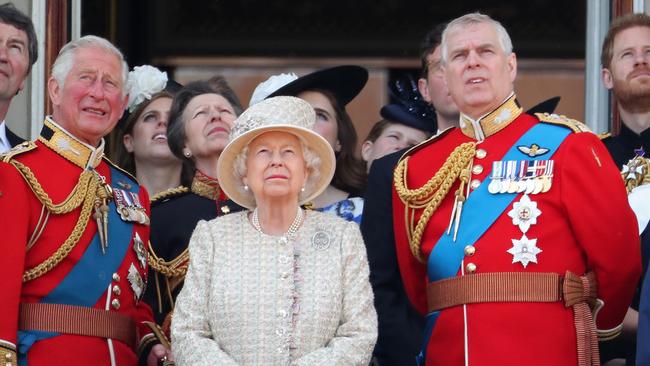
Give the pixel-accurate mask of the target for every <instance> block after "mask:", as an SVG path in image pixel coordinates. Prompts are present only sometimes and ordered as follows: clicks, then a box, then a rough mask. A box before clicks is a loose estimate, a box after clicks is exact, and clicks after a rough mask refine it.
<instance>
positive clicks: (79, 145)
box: [38, 116, 104, 169]
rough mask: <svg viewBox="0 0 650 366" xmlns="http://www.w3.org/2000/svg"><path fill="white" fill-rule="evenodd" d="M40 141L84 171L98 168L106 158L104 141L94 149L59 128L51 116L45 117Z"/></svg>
mask: <svg viewBox="0 0 650 366" xmlns="http://www.w3.org/2000/svg"><path fill="white" fill-rule="evenodd" d="M38 140H39V141H40V142H42V143H43V144H44V145H45V146H47V147H49V148H50V149H52V150H53V151H54V152H56V153H57V154H59V155H61V156H63V157H64V158H66V159H67V160H68V161H70V162H72V163H73V164H74V165H76V166H78V167H80V168H82V169H89V168H96V167H97V166H98V165H99V163H101V161H102V157H103V156H104V139H101V141H100V143H99V146H98V147H92V146H90V145H88V144H87V143H85V142H82V141H80V140H79V139H78V138H76V137H74V136H73V135H72V134H70V133H69V132H68V131H66V130H65V129H64V128H63V127H61V126H59V125H58V124H57V123H56V122H54V121H53V120H52V117H50V116H47V117H45V121H44V122H43V129H41V134H40V135H39V136H38Z"/></svg>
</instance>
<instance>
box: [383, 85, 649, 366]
mask: <svg viewBox="0 0 650 366" xmlns="http://www.w3.org/2000/svg"><path fill="white" fill-rule="evenodd" d="M513 105H515V106H516V107H517V108H515V109H512V108H513ZM505 108H511V110H517V112H515V113H511V114H510V115H509V114H508V113H505V114H504V113H503V109H505ZM520 113H521V108H519V107H518V104H517V103H516V101H515V100H514V96H512V98H511V99H509V100H508V101H507V102H506V103H504V105H502V106H501V107H499V108H498V109H497V110H495V111H493V112H492V113H490V114H489V115H487V116H485V117H484V118H482V119H481V120H480V123H481V126H482V129H481V131H482V132H483V134H484V135H485V139H484V141H482V142H480V143H479V144H478V145H477V146H476V149H477V150H476V154H475V156H474V157H473V166H474V169H473V170H472V173H471V177H470V182H469V183H470V187H471V190H470V194H469V197H471V194H472V193H471V192H472V191H473V190H474V189H475V188H476V187H477V186H478V184H479V183H480V182H481V181H483V180H485V179H486V178H487V177H488V176H489V175H490V174H491V170H492V169H491V168H492V163H493V162H494V161H498V160H501V158H502V157H503V156H504V154H505V153H506V152H507V151H508V150H509V149H510V148H511V147H512V146H513V145H514V144H515V142H516V141H517V140H518V139H519V138H520V137H521V136H522V135H523V134H524V133H525V132H526V131H527V130H528V129H530V128H531V127H532V126H533V125H535V124H536V123H539V120H538V118H536V117H534V116H531V115H527V114H523V113H522V114H520ZM504 115H505V116H506V117H508V116H510V118H506V119H504V118H503V116H504ZM499 116H501V117H500V118H501V119H502V120H501V121H500V122H499ZM495 119H496V121H495ZM468 121H469V120H468ZM473 126H476V125H472V124H468V125H466V126H465V127H464V128H462V129H461V128H456V129H451V130H447V131H445V132H443V133H441V134H440V135H439V136H438V137H437V138H433V139H431V140H429V141H428V142H425V143H423V144H422V145H420V146H418V147H416V148H414V149H412V150H411V151H410V152H409V153H407V154H405V156H410V158H409V161H408V170H407V176H406V181H407V186H408V188H410V189H415V188H418V187H421V186H422V185H424V184H425V183H426V182H427V181H428V180H429V179H430V178H431V177H433V176H434V174H435V173H436V172H437V171H438V170H439V169H440V167H441V166H442V165H443V163H444V162H445V161H446V159H447V157H448V156H449V155H450V154H451V152H452V151H453V150H454V148H456V147H457V146H459V145H460V144H462V143H465V142H472V141H476V139H475V138H473V137H468V135H469V136H475V135H474V133H473V132H474V128H475V127H473ZM495 126H498V127H495ZM477 130H478V128H477ZM490 130H492V131H490ZM494 130H496V131H494ZM466 134H467V135H466ZM477 135H480V132H478V133H477ZM541 147H542V148H543V146H541ZM404 158H405V157H403V158H402V159H404ZM524 158H525V157H524V156H523V155H522V160H524ZM550 159H552V160H553V161H554V170H553V178H552V187H551V189H550V190H549V191H548V192H547V193H540V194H534V195H533V194H531V195H529V197H530V199H531V200H532V201H534V202H536V203H537V208H538V209H539V210H540V211H541V214H540V215H539V216H538V217H537V223H536V224H534V225H531V226H530V228H529V229H528V231H527V233H526V236H527V237H528V238H531V239H532V238H536V239H537V247H538V248H539V249H541V250H542V252H540V253H538V254H537V263H534V262H530V263H527V266H526V267H524V266H523V265H522V263H520V262H514V261H513V255H512V254H510V253H509V252H508V250H509V249H511V248H512V247H513V242H512V239H520V238H521V237H522V231H521V230H520V228H519V227H518V226H517V225H515V224H514V223H513V218H511V217H510V216H508V212H509V211H510V210H511V208H512V207H513V203H515V202H519V200H520V199H521V197H522V195H523V194H519V195H517V197H515V199H514V201H513V203H510V204H509V205H508V206H507V208H506V209H505V210H504V212H502V213H501V214H500V215H499V216H498V217H497V219H496V221H495V222H494V223H493V224H492V225H491V226H490V227H489V228H488V229H487V230H486V232H485V233H484V234H483V235H482V236H480V237H479V239H478V240H477V241H476V242H475V243H460V242H458V243H455V244H456V245H459V246H462V247H465V246H466V245H468V244H472V247H470V248H468V249H467V250H466V251H465V257H464V258H463V262H462V263H461V266H460V270H459V271H458V273H457V274H456V276H471V275H473V274H475V273H493V272H496V273H499V272H528V273H530V272H544V273H549V272H550V273H557V274H560V275H564V274H565V272H566V271H571V272H573V273H575V274H578V275H582V274H584V273H585V272H588V271H593V272H595V274H596V278H597V282H598V293H597V295H598V298H599V299H601V300H602V301H603V302H604V306H603V307H602V308H601V309H600V311H599V312H598V313H597V318H596V326H597V329H598V330H599V331H601V330H609V332H605V333H609V334H611V333H612V330H613V329H615V328H616V327H617V326H619V325H620V324H621V322H622V320H623V317H624V315H625V312H626V310H627V307H628V305H629V303H630V300H631V298H632V295H633V293H634V288H635V284H636V283H637V279H638V276H639V273H640V253H639V238H638V235H637V234H636V220H635V218H634V215H633V213H632V211H631V210H630V208H629V206H628V204H627V200H626V194H625V188H624V186H623V184H622V182H621V179H620V175H619V174H618V171H617V168H616V166H615V165H614V164H613V162H612V161H611V158H610V157H609V154H608V153H607V150H606V149H605V148H604V146H603V145H602V143H601V142H600V141H599V140H598V138H597V137H596V136H595V135H594V134H592V133H589V132H583V133H571V134H570V135H569V136H568V137H567V138H566V139H565V140H564V141H563V142H562V143H561V145H560V146H559V148H558V149H557V151H556V153H555V154H554V155H553V156H552V158H550ZM479 166H480V168H477V167H479ZM458 186H459V181H458V180H456V182H455V183H454V185H453V186H452V188H451V189H450V191H449V193H448V194H447V195H446V197H445V198H444V199H443V200H442V202H441V204H440V206H439V207H438V209H437V210H436V211H435V212H434V213H433V215H432V217H431V219H430V221H429V222H428V224H427V225H426V227H425V229H424V232H423V236H422V239H421V241H420V243H421V244H420V245H421V250H422V253H423V255H424V257H425V258H428V256H429V254H430V253H431V251H432V249H433V247H434V245H435V244H436V242H437V241H438V239H439V238H440V237H441V235H443V233H444V232H445V231H446V230H447V227H448V225H449V220H450V217H451V214H452V207H453V204H454V192H456V189H457V188H458ZM488 199H489V198H488ZM416 212H417V213H416V219H417V217H419V215H420V214H421V210H417V211H416ZM393 217H394V226H395V237H396V245H397V248H396V249H397V255H398V261H399V265H400V271H401V274H402V278H403V282H404V287H405V289H406V292H407V294H408V297H409V299H410V301H411V302H412V304H413V305H414V307H415V308H416V309H418V310H419V311H420V312H421V313H423V314H426V313H427V297H426V286H427V281H428V279H427V270H426V264H423V263H421V262H420V261H418V260H417V259H416V258H415V257H414V255H413V254H412V252H411V249H410V247H409V242H408V238H407V233H406V228H407V227H406V223H405V204H404V203H403V202H402V201H401V200H400V198H399V196H398V194H397V193H396V191H395V187H394V190H393ZM460 225H461V226H464V225H472V222H467V221H462V218H461V224H460ZM614 332H615V331H614ZM464 364H468V365H577V364H578V356H577V351H576V330H575V325H574V314H573V311H572V309H571V308H569V307H565V305H564V304H563V303H561V302H550V303H541V302H533V303H522V302H519V303H516V302H513V303H506V302H493V303H488V302H484V303H475V304H467V305H459V306H454V307H450V308H447V309H443V310H441V312H440V316H439V318H438V320H437V323H436V325H435V328H434V330H433V332H432V333H431V335H430V339H429V342H428V344H427V346H426V365H428V366H431V365H464Z"/></svg>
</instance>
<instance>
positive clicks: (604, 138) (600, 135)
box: [598, 132, 612, 140]
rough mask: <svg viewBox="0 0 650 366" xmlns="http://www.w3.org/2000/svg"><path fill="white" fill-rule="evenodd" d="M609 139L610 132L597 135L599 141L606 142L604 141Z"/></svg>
mask: <svg viewBox="0 0 650 366" xmlns="http://www.w3.org/2000/svg"><path fill="white" fill-rule="evenodd" d="M610 137H612V133H611V132H601V133H599V134H598V138H599V139H601V140H606V139H608V138H610Z"/></svg>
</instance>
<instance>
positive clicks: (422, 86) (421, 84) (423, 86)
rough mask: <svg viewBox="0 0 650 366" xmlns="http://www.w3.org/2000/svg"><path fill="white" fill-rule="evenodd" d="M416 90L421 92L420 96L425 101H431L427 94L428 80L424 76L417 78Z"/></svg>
mask: <svg viewBox="0 0 650 366" xmlns="http://www.w3.org/2000/svg"><path fill="white" fill-rule="evenodd" d="M418 90H419V91H420V94H422V98H424V101H425V102H427V103H431V96H430V95H429V82H428V81H427V79H425V78H419V79H418Z"/></svg>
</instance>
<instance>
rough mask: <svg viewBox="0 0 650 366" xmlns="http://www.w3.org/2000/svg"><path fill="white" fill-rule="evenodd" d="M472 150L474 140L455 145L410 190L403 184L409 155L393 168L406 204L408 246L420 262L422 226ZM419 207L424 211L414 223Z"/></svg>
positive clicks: (468, 162)
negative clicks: (429, 175) (434, 169)
mask: <svg viewBox="0 0 650 366" xmlns="http://www.w3.org/2000/svg"><path fill="white" fill-rule="evenodd" d="M475 152H476V143H475V142H466V143H464V144H461V145H460V146H458V147H456V148H455V149H454V151H453V152H452V153H451V154H450V155H449V157H448V158H447V160H446V161H445V163H444V164H443V165H442V167H441V168H440V169H439V170H438V171H437V172H436V174H435V175H434V176H433V177H432V178H431V179H429V181H427V182H426V183H425V184H424V185H423V186H422V187H420V188H416V189H410V188H408V187H407V185H406V180H407V179H406V177H407V173H408V172H407V169H408V161H409V157H406V158H405V159H404V160H402V161H401V162H400V163H399V164H398V165H397V167H396V168H395V172H394V176H393V178H394V181H395V190H396V191H397V194H398V196H399V198H400V200H401V201H402V202H403V203H404V206H405V208H404V219H405V221H406V228H407V233H406V234H407V237H408V241H409V247H410V248H411V253H413V256H415V258H416V259H417V260H419V261H420V262H422V263H424V262H425V258H424V255H423V254H422V248H421V246H420V240H421V239H422V234H423V232H424V228H425V227H426V225H427V224H428V222H429V220H430V219H431V216H432V215H433V213H434V212H435V211H436V210H437V209H438V206H440V203H441V202H442V200H443V199H444V198H445V197H446V196H447V193H449V190H450V189H451V186H452V185H453V184H454V182H455V181H456V179H458V177H459V176H460V175H461V172H462V171H463V169H465V168H466V167H467V166H468V165H469V164H470V163H471V162H472V159H473V158H474V154H475ZM420 208H424V211H423V212H422V215H421V216H420V219H419V220H418V221H417V224H416V225H415V226H414V225H413V223H414V220H415V210H416V209H420Z"/></svg>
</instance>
